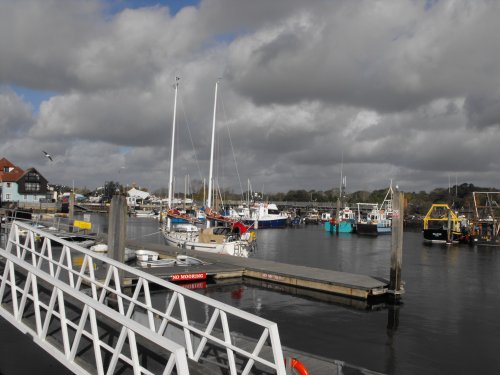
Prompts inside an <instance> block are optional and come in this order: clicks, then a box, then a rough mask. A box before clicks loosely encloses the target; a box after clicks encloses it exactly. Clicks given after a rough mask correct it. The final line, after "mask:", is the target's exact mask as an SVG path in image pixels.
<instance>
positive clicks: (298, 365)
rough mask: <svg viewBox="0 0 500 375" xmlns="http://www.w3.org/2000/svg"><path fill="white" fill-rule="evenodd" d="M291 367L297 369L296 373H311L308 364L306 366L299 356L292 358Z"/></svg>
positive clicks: (301, 374) (305, 374) (303, 374)
mask: <svg viewBox="0 0 500 375" xmlns="http://www.w3.org/2000/svg"><path fill="white" fill-rule="evenodd" d="M290 367H291V368H292V370H295V371H294V373H297V374H298V375H309V371H307V368H306V366H304V364H303V363H302V362H300V361H299V360H298V359H297V358H292V359H291V360H290Z"/></svg>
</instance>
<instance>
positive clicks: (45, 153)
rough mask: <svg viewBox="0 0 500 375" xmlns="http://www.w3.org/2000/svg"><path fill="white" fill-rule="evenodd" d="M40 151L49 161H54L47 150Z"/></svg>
mask: <svg viewBox="0 0 500 375" xmlns="http://www.w3.org/2000/svg"><path fill="white" fill-rule="evenodd" d="M42 152H43V154H44V155H45V157H46V158H47V159H49V160H50V161H54V159H52V155H50V154H49V153H48V152H47V151H42Z"/></svg>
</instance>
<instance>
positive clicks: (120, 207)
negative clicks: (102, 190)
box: [108, 195, 127, 285]
mask: <svg viewBox="0 0 500 375" xmlns="http://www.w3.org/2000/svg"><path fill="white" fill-rule="evenodd" d="M126 226H127V200H126V198H125V196H123V195H114V196H113V198H112V199H111V207H110V212H109V229H108V256H109V257H111V258H112V259H114V260H116V261H118V262H121V263H123V262H124V260H125V242H126V239H127V232H126ZM121 272H122V273H120V274H119V277H120V284H122V285H123V276H124V275H123V271H121Z"/></svg>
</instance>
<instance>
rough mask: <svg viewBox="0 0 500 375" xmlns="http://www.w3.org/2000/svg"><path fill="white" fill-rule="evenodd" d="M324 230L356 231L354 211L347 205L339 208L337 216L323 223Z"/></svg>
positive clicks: (338, 231) (334, 231)
mask: <svg viewBox="0 0 500 375" xmlns="http://www.w3.org/2000/svg"><path fill="white" fill-rule="evenodd" d="M324 228H325V231H327V232H330V233H352V232H355V231H356V213H355V212H354V211H353V210H352V209H351V208H350V207H348V206H346V207H344V208H343V209H341V210H339V213H338V216H337V217H333V218H331V219H330V221H326V222H325V224H324Z"/></svg>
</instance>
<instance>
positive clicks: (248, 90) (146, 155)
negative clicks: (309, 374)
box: [0, 0, 500, 191]
mask: <svg viewBox="0 0 500 375" xmlns="http://www.w3.org/2000/svg"><path fill="white" fill-rule="evenodd" d="M499 17H500V3H498V2H492V1H488V0H449V1H432V2H429V1H424V0H422V1H414V0H408V1H400V0H388V1H387V0H384V1H376V0H375V1H373V0H344V1H342V0H336V1H329V0H324V1H320V0H318V1H316V0H311V1H307V2H305V1H299V0H274V1H263V0H262V1H260V0H259V1H243V0H204V1H201V2H200V4H199V5H197V6H188V7H185V8H182V9H180V10H178V12H176V13H175V14H172V13H171V12H170V10H169V9H168V7H166V6H161V5H154V6H151V7H143V8H136V9H127V8H124V9H123V10H122V11H120V12H119V13H116V14H109V13H106V4H105V3H104V2H102V1H98V0H89V1H85V2H83V1H77V0H68V1H66V0H64V1H63V0H53V1H46V2H45V1H35V0H23V1H12V0H7V1H3V2H1V3H0V50H1V51H2V59H0V83H1V84H3V85H5V87H7V86H8V85H14V86H18V87H21V86H22V87H27V88H29V89H31V90H37V89H38V90H53V91H54V92H56V94H54V96H53V97H51V98H50V99H48V100H46V101H44V102H42V104H41V106H40V108H39V110H38V108H32V107H30V104H29V98H21V97H20V96H18V95H16V94H15V93H14V92H13V91H12V90H10V91H9V90H7V91H6V90H3V91H1V92H0V114H1V115H2V116H1V120H0V129H1V130H2V134H8V135H9V142H5V143H3V144H0V156H5V157H8V158H9V157H10V158H9V159H14V160H12V161H14V162H18V161H19V163H20V164H22V166H24V167H28V166H35V167H39V168H42V171H46V173H47V174H48V177H50V179H51V180H53V182H59V181H60V182H64V183H67V184H68V183H71V179H72V178H71V177H72V176H68V175H67V174H63V173H62V172H61V171H64V170H78V171H79V174H80V175H79V176H78V177H79V178H81V179H82V180H84V181H86V183H87V184H88V185H89V186H91V185H95V186H96V185H102V181H103V180H105V179H106V178H108V179H111V178H112V179H118V178H119V179H120V180H122V181H123V182H125V183H127V182H128V183H131V182H132V181H135V182H137V183H139V184H142V185H145V186H151V187H153V188H157V187H161V186H166V184H167V183H168V182H167V176H168V169H169V158H170V136H171V130H172V115H173V113H172V112H173V93H174V91H173V88H172V84H173V83H174V80H175V77H176V76H180V77H181V81H180V86H179V103H178V108H177V109H178V112H177V133H176V134H177V135H176V142H175V144H176V152H175V161H176V163H175V171H174V174H175V175H176V176H177V179H178V180H179V179H183V178H184V175H185V174H190V175H191V176H196V178H200V179H201V178H203V177H205V178H206V177H207V174H208V157H209V152H210V133H211V126H212V115H213V114H212V109H213V99H214V85H215V81H216V79H217V78H218V77H222V80H221V81H220V87H219V89H220V90H219V95H220V97H219V104H218V113H217V119H218V121H217V140H218V146H217V150H218V156H219V159H220V160H219V162H218V168H219V169H218V170H219V171H220V172H221V175H222V172H224V180H225V182H227V184H231V185H232V187H233V188H234V189H235V190H238V189H239V188H240V184H241V182H240V181H238V179H239V180H242V181H243V183H242V184H243V185H246V184H245V182H244V181H246V179H250V180H251V182H252V185H253V186H254V187H255V188H256V190H261V189H262V190H264V191H276V190H281V191H287V190H288V189H300V188H308V189H317V190H320V189H328V188H331V187H335V186H337V185H338V182H339V181H338V179H339V175H340V165H341V160H342V158H343V165H344V171H345V174H346V175H347V176H348V186H349V189H352V190H355V189H376V188H383V187H387V185H388V181H389V180H390V179H391V178H392V179H394V180H395V181H397V180H398V179H400V180H401V183H400V185H401V186H405V188H408V189H410V190H421V189H426V190H428V189H431V188H433V187H434V186H435V185H436V184H438V185H443V183H442V181H443V180H444V181H445V184H446V183H447V181H448V175H449V174H450V173H451V174H455V175H457V176H459V177H460V179H462V181H468V182H473V183H475V184H478V185H482V186H494V185H498V186H500V178H499V177H498V168H499V166H498V163H497V162H496V161H495V160H496V158H495V155H496V153H497V151H496V150H497V148H498V146H497V145H498V144H499V142H500V130H499V126H498V124H499V123H500V121H499V119H500V110H499V109H498V108H500V106H499V105H498V104H500V103H499V102H500V92H499V90H498V87H500V66H499V64H498V63H497V62H498V60H499V58H500V49H499V48H498V40H497V39H498V38H497V35H498V32H499V31H500V24H499V23H498V19H499ZM13 129H17V130H13ZM229 135H230V137H229ZM230 141H231V143H230ZM23 145H24V149H25V150H26V151H25V152H22V153H21V151H20V150H22V149H23ZM26 145H27V146H29V147H26ZM40 147H42V148H43V149H50V151H51V153H52V154H56V155H57V157H56V159H55V160H56V162H55V163H53V164H47V163H46V160H44V159H43V158H40V152H39V150H38V148H40ZM233 151H234V155H233ZM235 160H236V164H237V166H238V174H239V176H236V173H235V172H234V170H235V168H234V167H235V166H234V164H235ZM63 165H64V168H61V166H63ZM96 166H98V168H97V167H96ZM73 177H74V176H73ZM459 182H460V181H459Z"/></svg>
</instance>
